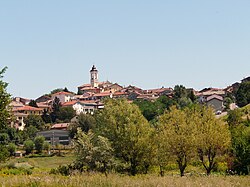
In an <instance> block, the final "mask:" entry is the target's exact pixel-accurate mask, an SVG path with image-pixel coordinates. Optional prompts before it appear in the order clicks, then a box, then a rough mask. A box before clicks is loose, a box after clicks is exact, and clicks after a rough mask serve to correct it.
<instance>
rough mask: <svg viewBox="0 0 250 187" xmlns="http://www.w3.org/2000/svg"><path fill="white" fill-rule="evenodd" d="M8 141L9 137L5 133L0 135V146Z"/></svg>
mask: <svg viewBox="0 0 250 187" xmlns="http://www.w3.org/2000/svg"><path fill="white" fill-rule="evenodd" d="M9 141H10V137H9V135H8V134H7V133H0V144H2V145H6V144H8V142H9Z"/></svg>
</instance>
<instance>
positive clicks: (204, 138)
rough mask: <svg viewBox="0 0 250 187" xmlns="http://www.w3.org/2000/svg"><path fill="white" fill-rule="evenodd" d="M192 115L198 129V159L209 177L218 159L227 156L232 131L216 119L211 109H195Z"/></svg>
mask: <svg viewBox="0 0 250 187" xmlns="http://www.w3.org/2000/svg"><path fill="white" fill-rule="evenodd" d="M190 115H191V116H192V115H193V118H192V119H193V121H194V122H195V124H196V129H197V130H196V135H195V136H196V145H197V150H198V157H199V159H200V161H201V162H202V165H203V166H204V168H205V169H206V172H207V175H209V174H210V173H211V171H212V170H213V169H214V168H215V166H216V157H218V156H219V155H223V154H225V152H226V150H228V148H229V146H230V141H231V135H230V131H229V129H228V126H227V125H226V124H225V123H224V122H222V121H221V120H220V119H217V118H215V115H214V113H213V110H212V109H211V108H207V107H195V108H193V110H191V114H190Z"/></svg>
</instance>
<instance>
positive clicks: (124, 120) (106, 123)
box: [97, 99, 152, 175]
mask: <svg viewBox="0 0 250 187" xmlns="http://www.w3.org/2000/svg"><path fill="white" fill-rule="evenodd" d="M97 130H98V132H99V133H100V134H101V135H102V136H104V137H107V138H108V139H109V141H110V142H111V145H112V147H113V149H114V152H115V156H116V157H117V158H119V159H121V160H122V161H123V162H125V163H129V165H130V168H129V169H130V172H131V174H132V175H135V174H136V173H137V172H138V166H142V165H143V163H142V161H143V160H144V158H145V156H146V155H147V152H148V151H149V149H148V146H149V145H148V142H149V141H150V134H151V132H152V129H151V127H150V125H149V123H148V121H147V120H146V119H145V118H144V117H143V115H142V114H141V112H140V110H139V108H138V107H137V106H136V105H134V104H130V103H128V101H126V100H124V99H117V100H106V101H105V108H104V109H103V110H102V111H101V112H100V113H99V114H98V115H97Z"/></svg>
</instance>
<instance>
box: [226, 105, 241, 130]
mask: <svg viewBox="0 0 250 187" xmlns="http://www.w3.org/2000/svg"><path fill="white" fill-rule="evenodd" d="M242 122H243V121H242V112H241V111H240V110H239V109H235V110H230V111H229V112H228V117H227V123H228V125H229V126H230V127H235V126H237V125H239V124H241V123H242Z"/></svg>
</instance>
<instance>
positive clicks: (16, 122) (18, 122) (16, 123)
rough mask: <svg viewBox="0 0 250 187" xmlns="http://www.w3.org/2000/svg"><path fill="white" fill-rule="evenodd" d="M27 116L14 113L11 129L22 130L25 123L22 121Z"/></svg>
mask: <svg viewBox="0 0 250 187" xmlns="http://www.w3.org/2000/svg"><path fill="white" fill-rule="evenodd" d="M27 116H28V114H24V113H19V112H16V113H14V119H13V120H12V122H11V124H10V125H11V127H13V128H15V129H18V130H21V131H23V130H24V127H25V123H24V119H25V118H26V117H27Z"/></svg>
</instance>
